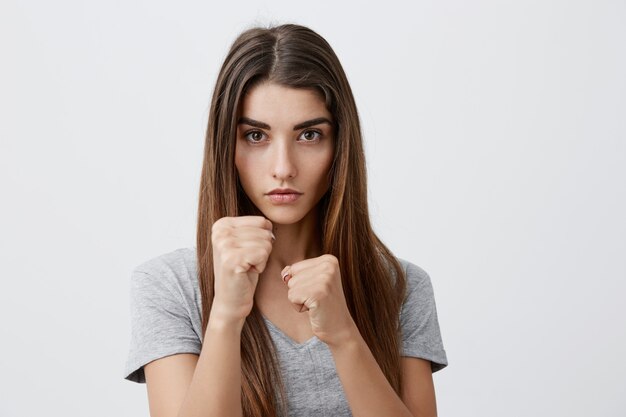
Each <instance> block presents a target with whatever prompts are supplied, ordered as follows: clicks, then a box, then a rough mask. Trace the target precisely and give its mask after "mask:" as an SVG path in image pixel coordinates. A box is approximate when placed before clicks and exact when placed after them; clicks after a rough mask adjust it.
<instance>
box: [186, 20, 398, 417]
mask: <svg viewBox="0 0 626 417" xmlns="http://www.w3.org/2000/svg"><path fill="white" fill-rule="evenodd" d="M262 81H269V82H273V83H276V84H279V85H283V86H287V87H291V88H307V89H315V90H316V91H319V93H321V94H322V96H323V97H324V98H325V103H326V107H327V108H328V110H329V112H330V113H331V114H332V116H333V119H334V121H335V122H336V126H335V141H334V142H335V150H334V159H333V163H332V166H331V169H330V172H329V176H330V179H331V186H330V188H329V190H328V192H327V193H326V194H325V195H324V196H323V197H322V199H321V200H320V203H319V204H320V230H321V233H322V244H323V252H324V253H329V254H332V255H334V256H336V257H337V259H338V260H339V265H340V272H341V277H342V281H343V290H344V294H345V297H346V302H347V305H348V309H349V310H350V313H351V315H352V317H353V319H354V321H355V323H356V325H357V327H358V328H359V331H360V332H361V335H362V337H363V339H364V340H365V342H366V343H367V345H368V346H369V348H370V350H371V351H372V354H373V355H374V357H375V358H376V361H377V362H378V364H379V365H380V367H381V369H382V371H383V373H384V374H385V376H386V378H387V380H388V381H389V383H390V384H391V386H392V387H393V389H394V390H395V391H396V393H398V395H400V394H401V392H402V374H401V367H400V364H401V361H400V340H401V339H400V333H399V331H400V327H399V316H400V308H401V305H402V301H403V298H404V295H405V290H406V289H405V288H406V278H405V276H404V272H403V269H402V267H401V266H400V264H399V263H398V261H397V259H396V258H395V257H394V256H393V254H392V253H391V251H390V250H389V249H388V248H387V247H386V246H385V245H384V244H383V243H382V241H381V240H380V239H379V238H378V237H377V236H376V234H375V233H374V231H373V230H372V227H371V224H370V219H369V212H368V206H367V182H366V169H365V155H364V152H363V143H362V137H361V128H360V123H359V117H358V113H357V109H356V104H355V101H354V97H353V95H352V90H351V88H350V85H349V83H348V80H347V77H346V75H345V73H344V71H343V68H342V66H341V64H340V62H339V60H338V58H337V56H336V55H335V53H334V51H333V50H332V48H331V47H330V45H329V44H328V42H326V40H325V39H324V38H322V37H321V36H320V35H318V34H317V33H316V32H314V31H312V30H311V29H309V28H307V27H304V26H300V25H294V24H285V25H280V26H276V27H269V28H252V29H248V30H246V31H244V32H243V33H241V34H240V35H239V36H238V37H237V39H236V40H235V41H234V43H233V45H232V46H231V48H230V51H229V52H228V54H227V56H226V59H225V60H224V63H223V65H222V68H221V70H220V72H219V75H218V78H217V82H216V84H215V89H214V92H213V98H212V101H211V108H210V112H209V120H208V127H207V131H206V142H205V150H204V162H203V165H202V177H201V181H200V197H199V206H198V228H197V257H198V275H199V282H200V290H201V295H202V330H203V333H204V332H206V327H207V324H208V320H209V312H210V311H211V306H212V304H213V297H214V286H213V285H214V279H215V277H214V274H213V256H212V247H211V236H210V233H211V226H212V225H213V223H214V222H215V221H217V220H218V219H220V218H221V217H225V216H242V215H249V214H257V215H258V214H259V211H258V209H256V207H254V205H253V204H252V202H251V201H250V200H249V198H248V197H247V196H246V194H245V192H244V191H243V189H242V187H241V184H240V183H239V179H238V176H237V172H236V168H235V161H234V155H235V139H236V132H237V120H238V119H239V117H240V113H241V105H242V98H243V96H244V94H245V93H246V91H248V90H249V89H251V88H252V87H253V86H254V85H256V84H257V83H259V82H262ZM241 363H242V407H243V411H244V416H246V417H262V416H272V417H274V416H277V415H280V414H284V407H285V395H284V387H283V385H282V381H281V375H280V370H279V367H278V362H277V356H276V353H275V349H274V346H273V344H272V341H271V337H270V335H269V333H268V330H267V327H266V325H265V322H264V321H263V318H262V316H261V314H260V312H259V310H258V308H257V307H256V305H255V306H253V308H252V311H251V313H250V315H249V316H248V317H247V318H246V321H245V324H244V326H243V330H242V339H241Z"/></svg>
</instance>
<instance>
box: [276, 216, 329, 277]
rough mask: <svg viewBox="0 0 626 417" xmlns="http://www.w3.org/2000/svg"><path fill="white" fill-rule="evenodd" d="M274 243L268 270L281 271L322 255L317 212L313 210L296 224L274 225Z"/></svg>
mask: <svg viewBox="0 0 626 417" xmlns="http://www.w3.org/2000/svg"><path fill="white" fill-rule="evenodd" d="M274 236H276V240H275V241H274V244H273V247H272V252H271V253H270V256H269V259H268V261H267V266H266V269H269V270H275V269H278V270H279V271H280V270H282V269H283V268H284V267H285V266H286V265H291V264H294V263H296V262H299V261H302V260H304V259H309V258H315V257H317V256H320V255H322V253H321V251H322V242H321V236H320V230H319V227H318V213H317V210H316V209H314V210H311V211H310V212H309V213H308V214H307V215H306V216H305V217H304V218H303V219H302V220H301V221H299V222H298V223H294V224H285V225H283V224H274Z"/></svg>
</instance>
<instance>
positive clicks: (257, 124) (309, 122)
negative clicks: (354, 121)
mask: <svg viewBox="0 0 626 417" xmlns="http://www.w3.org/2000/svg"><path fill="white" fill-rule="evenodd" d="M322 123H328V124H329V125H331V126H332V125H333V122H331V121H330V120H328V119H327V118H326V117H317V118H315V119H311V120H307V121H306V122H302V123H298V124H297V125H295V126H294V127H293V130H299V129H304V128H306V127H311V126H315V125H319V124H322ZM237 124H240V125H241V124H246V125H250V126H254V127H258V128H261V129H267V130H272V128H271V127H270V125H268V124H267V123H263V122H259V121H258V120H254V119H250V118H249V117H240V118H239V121H238V122H237Z"/></svg>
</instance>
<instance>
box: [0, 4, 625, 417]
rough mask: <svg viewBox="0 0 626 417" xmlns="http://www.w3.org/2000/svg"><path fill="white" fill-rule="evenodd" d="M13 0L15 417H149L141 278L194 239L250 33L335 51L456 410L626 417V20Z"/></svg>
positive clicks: (481, 8)
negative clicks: (287, 28)
mask: <svg viewBox="0 0 626 417" xmlns="http://www.w3.org/2000/svg"><path fill="white" fill-rule="evenodd" d="M383 4H384V6H383V5H376V6H369V5H366V4H363V3H362V2H356V1H349V2H348V1H347V2H340V1H330V2H327V1H318V2H315V3H308V4H305V3H296V2H287V1H283V2H272V1H266V2H258V1H239V2H224V3H222V4H217V3H214V2H208V1H207V2H190V1H183V2H164V1H143V2H138V1H126V2H121V1H117V2H116V1H99V2H96V1H92V2H85V1H56V2H49V1H16V0H3V2H2V3H1V4H0V51H1V52H0V60H1V65H0V115H1V116H0V118H1V121H0V190H1V191H0V192H1V197H0V198H1V201H2V203H1V204H0V212H1V215H0V258H1V266H2V272H1V274H2V278H1V281H0V316H1V318H2V326H1V335H2V344H1V346H2V347H1V348H0V353H1V355H0V392H2V395H1V397H2V399H1V400H0V415H2V416H34V415H44V414H45V415H63V416H86V415H89V416H107V417H108V416H147V415H148V407H147V397H146V389H145V385H139V384H135V383H132V382H129V381H126V380H124V379H123V375H122V374H123V366H124V363H125V360H126V355H127V353H128V343H129V336H130V334H129V307H128V303H129V300H128V296H129V294H128V290H129V278H130V272H131V270H132V269H133V268H134V266H136V265H138V264H139V263H141V262H143V261H145V260H147V259H149V258H152V257H155V256H158V255H160V254H163V253H165V252H169V251H172V250H174V249H177V248H180V247H189V246H194V245H195V233H196V230H195V225H196V214H197V213H196V210H197V194H198V184H199V178H200V168H201V162H202V152H203V146H204V143H203V141H204V133H205V128H206V121H207V114H208V107H209V102H210V97H211V93H212V89H213V85H214V82H215V78H216V75H217V72H218V70H219V67H220V65H221V63H222V60H223V58H224V56H225V54H226V51H227V50H228V47H229V46H230V44H231V42H232V41H233V40H234V39H235V37H236V35H237V34H238V33H239V32H240V31H242V30H244V29H246V28H247V27H249V26H252V25H254V24H261V25H267V24H269V23H286V22H294V23H300V24H304V25H307V26H310V27H311V28H312V29H314V30H316V31H317V32H319V33H320V34H321V35H322V36H324V37H325V38H326V39H327V40H328V41H329V43H330V44H331V45H332V46H333V48H334V50H335V52H336V53H337V55H338V56H339V58H340V60H341V62H342V64H343V66H344V69H345V71H346V72H347V75H348V78H349V80H350V82H351V86H352V89H353V92H354V95H355V97H356V101H357V106H358V109H359V112H360V118H361V122H362V126H363V130H364V137H365V143H366V149H367V163H368V185H369V200H370V211H371V215H372V221H373V224H374V226H375V230H376V231H377V233H378V234H379V235H380V237H381V238H382V239H383V241H384V242H385V243H386V244H387V245H388V246H389V247H390V248H391V249H392V250H393V251H394V252H395V253H396V255H398V256H400V257H403V258H405V259H408V260H410V261H412V262H414V263H416V264H417V265H419V266H421V267H422V268H424V269H425V270H426V271H427V272H428V273H429V274H430V276H431V279H432V282H433V286H434V290H435V297H436V301H437V308H438V313H439V323H440V326H441V332H442V336H443V341H444V346H445V348H446V351H447V354H448V359H449V362H450V365H449V366H448V367H447V368H446V369H444V370H442V371H440V372H438V373H436V374H435V375H434V380H435V386H436V391H437V400H438V408H439V415H440V416H481V417H486V416H494V417H495V416H504V415H505V416H568V417H571V416H581V417H582V416H590V415H597V416H623V415H625V414H626V399H625V398H626V397H625V396H624V393H625V392H626V379H625V378H624V375H625V374H626V360H625V359H624V356H623V355H624V352H626V331H625V330H624V329H625V318H626V307H625V304H626V303H625V302H624V295H625V294H626V284H625V278H626V237H625V236H626V220H625V216H624V213H626V184H625V179H626V121H625V120H626V117H625V116H626V81H625V77H624V74H626V49H625V48H624V45H625V43H626V42H625V41H626V25H625V24H624V22H626V3H624V2H623V1H617V0H616V1H591V0H590V1H518V2H512V1H486V0H479V1H474V2H464V1H421V2H413V3H412V4H409V2H406V3H405V2H397V3H395V2H393V1H385V2H384V3H383Z"/></svg>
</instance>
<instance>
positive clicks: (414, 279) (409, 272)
mask: <svg viewBox="0 0 626 417" xmlns="http://www.w3.org/2000/svg"><path fill="white" fill-rule="evenodd" d="M394 258H395V259H396V260H397V261H398V263H399V264H400V266H401V268H402V271H403V272H404V276H405V277H406V284H407V290H409V291H410V290H413V289H415V288H417V287H420V286H424V285H427V286H430V285H431V283H430V276H429V275H428V273H427V272H426V270H424V269H423V268H422V267H420V266H419V265H417V264H415V263H413V262H411V261H409V260H407V259H404V258H400V257H398V256H395V255H394ZM390 269H391V271H392V276H393V278H394V280H395V270H394V268H390Z"/></svg>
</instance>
